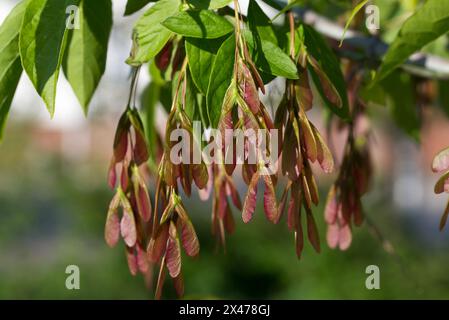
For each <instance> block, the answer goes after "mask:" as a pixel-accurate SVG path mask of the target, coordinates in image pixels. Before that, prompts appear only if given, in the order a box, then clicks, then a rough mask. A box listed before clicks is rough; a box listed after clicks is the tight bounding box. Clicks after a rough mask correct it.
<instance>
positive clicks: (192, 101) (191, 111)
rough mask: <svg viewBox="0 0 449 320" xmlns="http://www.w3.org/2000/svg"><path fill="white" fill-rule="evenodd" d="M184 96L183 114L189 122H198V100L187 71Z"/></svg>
mask: <svg viewBox="0 0 449 320" xmlns="http://www.w3.org/2000/svg"><path fill="white" fill-rule="evenodd" d="M186 81H187V82H186V90H185V91H186V95H185V100H184V101H185V105H184V108H185V112H186V114H187V116H188V117H189V119H190V120H192V121H194V120H198V117H196V116H197V115H199V114H198V113H197V111H198V100H197V95H198V91H197V89H196V87H195V85H194V83H193V81H192V76H191V75H190V72H189V71H188V70H187V72H186Z"/></svg>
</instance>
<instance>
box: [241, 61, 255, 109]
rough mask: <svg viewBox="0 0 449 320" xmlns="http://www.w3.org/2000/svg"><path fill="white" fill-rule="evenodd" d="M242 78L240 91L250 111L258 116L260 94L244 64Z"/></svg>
mask: <svg viewBox="0 0 449 320" xmlns="http://www.w3.org/2000/svg"><path fill="white" fill-rule="evenodd" d="M240 68H241V76H242V78H241V79H239V81H240V89H241V90H242V92H243V100H245V102H246V104H247V105H248V107H249V109H250V110H251V112H252V113H253V114H257V113H258V112H259V109H260V100H259V93H258V92H257V87H256V84H255V83H254V79H253V76H252V75H251V71H250V70H249V69H248V67H247V66H246V65H245V64H244V63H243V62H242V63H241V64H240Z"/></svg>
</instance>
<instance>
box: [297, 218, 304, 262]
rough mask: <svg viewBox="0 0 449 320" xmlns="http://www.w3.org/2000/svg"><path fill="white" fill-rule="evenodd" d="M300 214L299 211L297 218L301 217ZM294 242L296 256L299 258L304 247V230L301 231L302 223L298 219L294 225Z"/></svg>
mask: <svg viewBox="0 0 449 320" xmlns="http://www.w3.org/2000/svg"><path fill="white" fill-rule="evenodd" d="M300 215H301V213H299V217H298V219H300V218H301V216H300ZM295 244H296V256H297V257H298V259H301V254H302V251H303V249H304V232H303V231H302V224H301V221H300V220H299V222H298V224H297V226H296V231H295Z"/></svg>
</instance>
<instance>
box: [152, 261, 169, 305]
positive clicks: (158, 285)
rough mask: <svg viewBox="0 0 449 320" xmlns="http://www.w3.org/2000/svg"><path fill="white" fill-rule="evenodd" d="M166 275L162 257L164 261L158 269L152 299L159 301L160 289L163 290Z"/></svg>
mask: <svg viewBox="0 0 449 320" xmlns="http://www.w3.org/2000/svg"><path fill="white" fill-rule="evenodd" d="M166 274H167V273H166V272H165V257H164V259H163V260H162V262H161V266H160V267H159V273H158V276H157V283H156V290H155V293H154V299H156V300H160V299H161V296H162V289H163V288H164V283H165V276H166Z"/></svg>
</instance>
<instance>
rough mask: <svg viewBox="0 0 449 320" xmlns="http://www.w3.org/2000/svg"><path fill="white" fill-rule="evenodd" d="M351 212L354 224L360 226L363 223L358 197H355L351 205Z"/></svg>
mask: <svg viewBox="0 0 449 320" xmlns="http://www.w3.org/2000/svg"><path fill="white" fill-rule="evenodd" d="M352 212H353V215H354V224H355V225H356V226H361V225H362V223H363V212H362V203H361V202H360V198H355V199H354V203H353V206H352Z"/></svg>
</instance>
